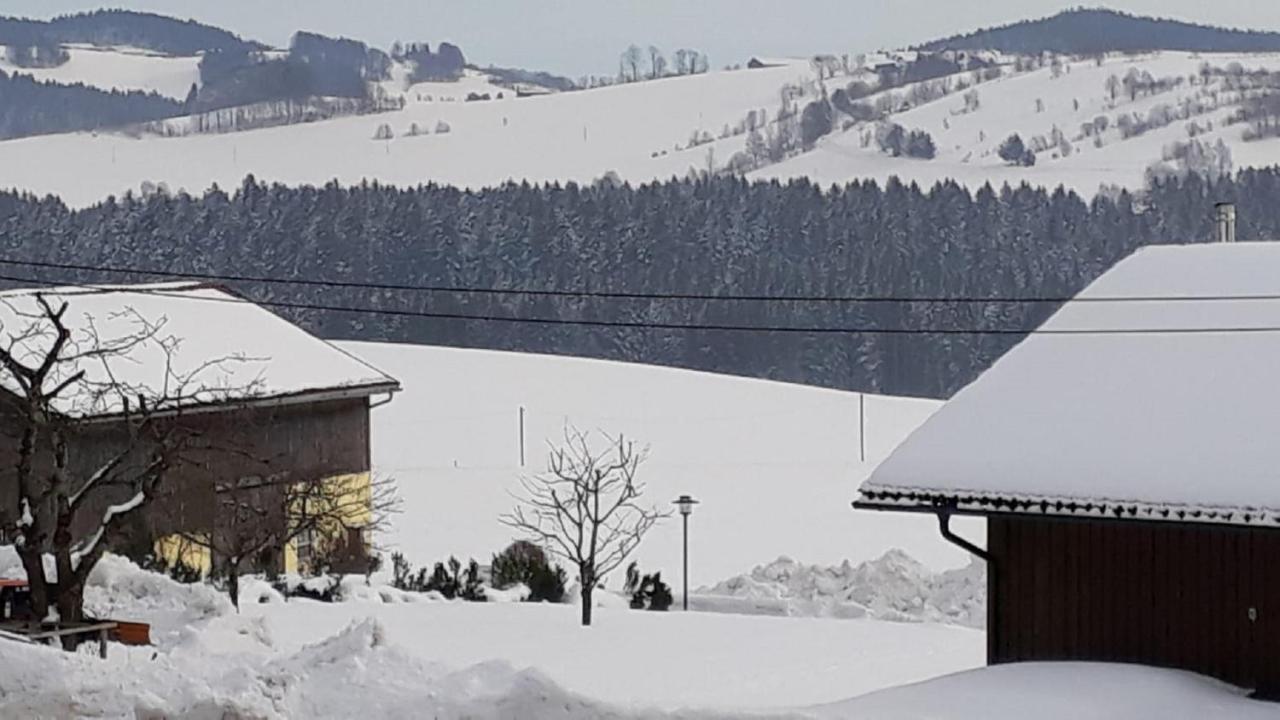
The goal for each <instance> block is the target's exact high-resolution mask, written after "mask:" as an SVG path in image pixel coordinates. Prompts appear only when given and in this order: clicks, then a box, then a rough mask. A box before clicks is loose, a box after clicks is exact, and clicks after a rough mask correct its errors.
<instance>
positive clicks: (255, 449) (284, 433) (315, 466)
mask: <svg viewBox="0 0 1280 720" xmlns="http://www.w3.org/2000/svg"><path fill="white" fill-rule="evenodd" d="M179 422H181V423H182V424H183V426H184V427H185V428H188V429H191V430H194V431H196V432H198V433H199V437H198V439H197V440H196V441H195V442H194V447H193V448H192V449H189V450H186V451H184V452H183V453H182V456H181V462H180V464H179V466H178V467H176V468H175V469H174V470H173V471H172V472H171V473H170V475H169V476H168V477H166V479H165V483H164V485H163V486H162V489H161V491H160V494H159V496H158V497H157V498H156V500H155V501H154V502H153V503H152V504H151V505H149V506H148V508H147V510H146V513H145V515H146V519H145V524H146V527H145V531H146V532H147V533H149V534H153V535H155V536H162V535H166V534H169V533H173V532H176V531H178V530H188V531H207V530H211V529H212V527H213V526H214V517H213V511H214V508H215V502H214V497H213V491H214V487H215V485H216V484H218V483H234V482H236V481H237V480H239V479H240V478H245V477H261V478H266V477H271V476H284V477H288V478H293V479H297V480H304V479H314V478H322V477H329V476H333V475H341V474H347V473H355V472H364V471H368V470H370V453H369V448H370V442H369V440H370V438H369V404H368V400H367V399H366V398H353V399H349V400H335V401H327V402H320V403H300V404H296V405H286V406H280V407H275V408H240V409H231V410H227V411H223V412H210V413H199V414H192V415H187V416H183V417H182V418H181V419H180V420H179ZM88 428H90V429H88V430H86V431H84V432H83V433H82V434H80V435H79V436H77V437H76V438H75V440H74V441H73V443H72V451H71V453H70V456H71V471H72V475H73V477H74V476H79V477H84V476H87V474H88V473H90V472H92V469H93V468H95V467H97V466H98V465H100V464H101V463H102V462H103V460H104V459H105V458H108V457H111V456H112V455H113V454H115V453H116V452H118V449H119V448H122V447H126V444H125V443H126V442H127V440H126V439H125V438H124V436H123V435H122V428H121V427H120V426H119V425H115V424H111V423H104V424H101V425H93V426H88ZM11 435H12V433H3V432H0V492H3V493H13V492H15V480H14V474H15V466H16V459H17V452H16V446H17V440H16V438H15V437H11ZM127 495H128V491H127V490H125V489H123V488H120V489H111V488H104V489H103V490H102V491H101V492H100V493H99V494H98V495H97V496H96V497H94V498H93V502H92V504H91V507H90V508H89V510H90V511H89V512H82V513H80V514H79V515H78V517H77V523H78V524H79V525H80V526H79V527H75V528H73V531H74V532H76V533H78V534H83V533H86V532H88V531H90V530H92V529H93V524H94V523H96V521H97V517H98V516H99V515H100V511H101V510H103V509H105V508H106V507H108V506H109V505H111V504H113V503H118V502H122V501H123V500H125V499H127ZM266 501H268V500H266V499H265V498H264V502H266Z"/></svg>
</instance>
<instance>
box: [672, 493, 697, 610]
mask: <svg viewBox="0 0 1280 720" xmlns="http://www.w3.org/2000/svg"><path fill="white" fill-rule="evenodd" d="M697 504H698V501H697V500H694V499H693V498H692V497H691V496H689V495H681V496H680V497H678V498H676V499H675V502H673V503H672V505H675V506H677V507H679V508H680V514H681V515H682V516H684V609H685V611H688V610H689V516H690V515H692V514H693V506H694V505H697Z"/></svg>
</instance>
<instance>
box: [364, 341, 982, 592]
mask: <svg viewBox="0 0 1280 720" xmlns="http://www.w3.org/2000/svg"><path fill="white" fill-rule="evenodd" d="M341 345H342V347H344V348H346V349H348V350H350V351H352V352H353V353H355V354H356V355H357V356H359V357H361V358H362V359H364V360H366V361H368V362H369V363H371V364H372V365H373V366H375V367H377V368H378V369H380V370H382V371H384V372H386V373H388V374H390V375H391V376H392V377H395V378H396V379H398V380H400V382H401V383H402V384H403V386H404V392H403V393H401V394H400V395H398V396H396V398H395V399H394V400H393V401H392V402H391V403H390V404H388V405H385V406H383V407H381V408H379V409H376V410H375V411H374V413H373V459H374V469H375V472H377V473H379V474H381V475H383V476H386V477H392V478H394V479H395V480H396V482H397V484H398V486H399V490H400V494H401V496H402V497H403V499H404V501H405V512H404V514H402V515H401V516H399V517H397V518H396V519H395V521H394V524H395V526H394V528H393V531H392V533H391V534H390V536H389V537H388V538H387V540H388V542H389V544H390V545H391V546H393V547H395V548H397V549H399V550H401V551H402V552H404V553H405V554H406V556H408V558H409V559H410V560H411V561H412V562H413V563H414V564H417V565H421V564H426V563H429V562H430V563H433V562H436V561H438V560H443V559H445V558H446V557H447V556H448V555H450V554H456V555H458V557H459V558H461V559H463V561H464V562H465V561H466V558H468V557H471V556H474V557H475V558H476V559H477V560H479V561H481V562H482V563H483V562H487V561H488V559H489V556H490V555H491V554H493V553H495V552H498V551H499V550H501V549H502V547H504V546H505V545H506V544H507V543H508V542H510V540H511V539H512V533H511V530H510V529H509V528H506V527H505V526H503V525H501V524H500V523H499V522H498V515H499V514H500V513H503V512H506V511H507V510H510V509H511V507H512V505H513V501H512V499H511V497H510V495H509V492H511V491H514V490H515V489H516V488H517V479H518V478H519V476H520V474H521V473H522V472H524V473H532V472H537V471H539V470H541V469H542V468H543V467H545V462H546V449H547V443H548V442H554V441H556V440H558V439H562V438H563V429H564V426H565V423H566V422H568V423H571V424H573V425H576V426H577V427H578V428H579V429H581V430H592V431H594V430H603V431H606V432H608V433H611V434H615V435H616V434H623V435H625V436H626V437H628V438H632V439H634V440H636V441H637V442H639V443H642V444H647V445H648V446H649V448H650V454H649V459H648V461H646V462H645V463H644V464H643V465H641V470H640V473H639V477H640V479H642V480H643V481H644V482H646V483H647V484H648V495H647V497H648V499H650V500H651V501H652V502H653V503H655V504H658V505H660V506H663V507H669V503H670V502H671V501H672V500H674V499H675V498H676V497H678V496H679V495H681V494H686V493H687V494H690V495H693V496H694V497H695V498H697V499H699V500H701V501H702V504H701V505H699V506H698V508H697V509H696V510H695V512H694V515H693V517H692V518H691V522H690V579H691V583H692V584H693V585H694V586H695V587H697V586H702V585H710V584H712V583H715V582H718V581H720V580H723V579H725V578H727V577H730V576H732V575H736V574H738V573H743V572H746V571H748V570H750V569H751V568H752V567H754V566H756V565H758V564H760V563H762V562H767V561H769V560H772V559H774V558H777V557H778V556H779V555H784V554H785V555H788V556H790V557H793V558H796V559H798V560H802V561H804V562H808V563H823V564H829V565H837V564H839V563H841V562H842V561H843V560H845V559H850V560H852V561H854V562H860V561H864V560H871V559H873V558H877V557H879V556H880V555H882V554H883V553H885V552H886V551H888V550H890V549H893V548H901V549H902V550H905V551H906V552H907V553H909V554H910V555H911V556H913V557H915V558H917V559H918V560H920V561H921V562H923V563H924V564H925V565H927V566H930V567H932V568H934V569H938V570H940V569H944V568H949V567H958V566H963V565H966V564H967V563H968V561H969V558H968V556H967V555H965V554H964V553H963V552H961V551H959V550H957V549H956V548H954V547H952V546H951V545H949V544H947V543H946V542H945V541H943V540H942V539H941V538H940V537H939V536H938V532H937V526H936V522H935V521H934V520H932V519H931V518H925V517H914V516H907V515H899V514H887V513H871V512H855V511H854V510H853V509H852V508H851V507H850V503H851V502H852V501H853V499H854V497H855V496H856V494H857V488H858V485H859V484H860V483H861V482H862V480H863V479H864V478H865V477H866V475H867V474H868V473H869V471H870V469H871V468H872V466H873V465H874V464H875V463H877V462H879V461H880V460H882V459H883V458H884V457H885V456H886V455H887V454H888V453H889V451H890V450H892V449H893V448H894V447H895V446H896V445H897V444H898V443H899V442H901V441H902V439H903V438H904V437H905V436H906V434H907V433H909V432H910V431H911V430H913V429H915V428H916V427H917V426H918V425H919V424H920V423H922V422H923V421H924V420H925V418H927V417H928V416H929V415H931V414H932V413H933V411H934V410H935V409H936V408H937V407H938V405H939V403H938V402H936V401H932V400H917V399H910V398H896V397H884V396H874V395H868V396H866V398H865V428H862V429H860V428H859V408H858V405H859V398H858V395H857V394H856V393H847V392H840V391H835V390H825V389H818V388H808V387H803V386H798V385H788V384H783V383H775V382H768V381H762V380H753V379H743V378H734V377H728V376H723V375H714V374H709V373H699V372H692V371H687V370H675V369H670V368H658V367H648V366H641V365H630V364H625V363H615V362H606V361H599V360H584V359H579V358H566V357H552V356H543V355H528V354H520V353H503V352H492V351H485V350H461V349H454V348H438V347H427V346H413V345H389V344H377V343H342V344H341ZM521 407H524V409H525V413H524V415H525V448H526V467H524V468H521V467H520V435H519V414H520V408H521ZM860 434H861V435H862V438H863V439H862V440H860ZM863 441H865V444H866V461H865V462H863V461H862V460H861V442H863ZM957 527H958V528H960V529H961V530H962V531H964V532H967V533H969V534H970V535H972V536H973V537H976V538H978V539H979V541H980V540H981V538H982V530H983V526H982V525H981V523H978V522H972V521H971V522H966V523H958V524H957ZM680 553H681V536H680V525H679V521H678V518H673V519H671V520H668V521H667V522H666V523H665V524H663V525H659V526H658V527H657V528H656V529H655V530H653V531H652V533H651V534H650V535H649V536H648V537H647V538H646V539H645V542H644V544H643V545H641V547H640V549H639V551H638V554H637V556H636V557H637V559H638V560H639V561H640V564H641V567H642V568H644V569H646V570H648V571H653V570H662V571H663V575H664V577H665V578H667V579H668V581H669V582H672V583H673V587H677V588H678V587H679V577H678V574H677V571H678V569H679V567H680ZM614 582H615V583H617V582H620V579H614Z"/></svg>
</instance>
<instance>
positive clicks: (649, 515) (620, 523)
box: [499, 426, 671, 625]
mask: <svg viewBox="0 0 1280 720" xmlns="http://www.w3.org/2000/svg"><path fill="white" fill-rule="evenodd" d="M601 437H602V438H603V439H604V440H605V443H603V448H602V449H597V448H596V447H593V446H592V443H591V442H590V438H588V436H587V435H586V434H585V433H583V432H581V431H579V430H577V429H576V428H572V427H568V426H566V428H565V431H564V442H563V444H562V445H560V446H559V447H552V448H551V449H550V452H549V453H548V457H547V471H546V472H544V473H540V474H538V475H535V476H533V477H523V478H520V490H521V492H520V494H515V495H513V497H514V498H515V499H516V501H517V504H516V506H515V508H513V509H512V510H511V512H509V513H506V514H504V515H502V516H500V517H499V521H500V522H501V523H503V524H504V525H506V526H507V527H510V528H512V529H514V530H516V531H518V532H520V533H522V534H523V535H524V536H525V537H526V538H528V539H530V540H532V541H533V542H535V543H537V544H539V545H540V546H542V547H544V548H546V549H547V550H548V551H550V552H551V553H552V554H554V555H558V556H559V557H561V558H563V559H564V560H565V561H566V562H568V563H570V564H572V565H574V566H575V567H576V568H577V569H578V582H579V584H580V587H581V593H582V624H583V625H590V624H591V605H592V593H593V592H594V590H595V588H596V587H597V586H598V585H599V584H600V583H602V582H603V581H604V579H605V577H606V576H608V574H609V573H611V572H613V571H614V570H616V569H617V568H618V567H619V566H620V565H621V564H622V563H623V561H625V560H626V558H627V557H628V556H629V555H630V554H631V553H632V552H633V551H634V550H635V548H636V547H637V546H638V545H639V544H640V541H641V540H642V539H643V538H644V535H645V534H646V533H647V532H648V531H649V530H650V529H652V528H653V526H654V525H656V524H657V523H658V522H659V521H661V520H662V519H664V518H666V517H668V516H670V514H671V513H670V512H661V511H659V510H658V508H656V507H649V508H646V507H644V506H642V505H641V504H640V503H639V502H637V501H638V499H639V498H640V496H641V495H643V494H644V486H643V485H642V484H640V483H638V482H637V481H636V471H637V469H638V468H639V466H640V463H641V462H643V460H644V459H645V457H646V453H645V451H644V450H639V451H637V450H636V448H635V446H634V444H632V443H630V442H627V441H626V440H625V439H624V438H622V437H618V438H617V439H614V438H610V437H609V436H607V435H604V434H601Z"/></svg>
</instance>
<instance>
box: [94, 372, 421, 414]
mask: <svg viewBox="0 0 1280 720" xmlns="http://www.w3.org/2000/svg"><path fill="white" fill-rule="evenodd" d="M401 389H402V388H401V386H400V383H399V382H397V381H395V380H390V379H388V380H386V381H380V382H376V383H368V384H364V385H353V386H351V387H343V388H318V389H313V390H302V391H299V392H294V393H286V394H282V395H270V396H262V397H247V398H239V399H233V400H223V401H219V402H212V403H204V404H200V405H188V406H185V407H177V408H171V409H167V410H163V411H160V412H157V413H155V414H154V415H153V417H175V416H178V415H200V414H206V413H217V412H234V411H236V410H249V409H261V408H277V407H286V406H291V405H306V404H314V403H322V402H333V401H338V400H351V399H355V398H362V397H372V396H374V395H394V394H395V393H398V392H400V391H401ZM122 417H124V413H120V412H115V413H106V414H102V415H91V416H87V417H81V418H78V419H79V420H80V421H81V422H85V423H110V422H114V421H116V420H119V419H121V418H122Z"/></svg>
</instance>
